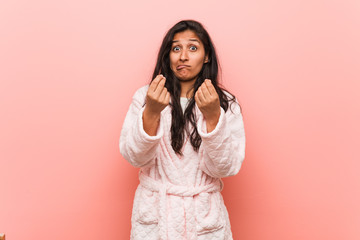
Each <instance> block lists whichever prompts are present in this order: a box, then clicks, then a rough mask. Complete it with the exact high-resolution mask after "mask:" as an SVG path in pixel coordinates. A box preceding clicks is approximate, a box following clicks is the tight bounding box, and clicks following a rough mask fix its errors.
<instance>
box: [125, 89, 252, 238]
mask: <svg viewBox="0 0 360 240" xmlns="http://www.w3.org/2000/svg"><path fill="white" fill-rule="evenodd" d="M148 87H149V86H148V85H146V86H144V87H142V88H140V89H138V90H137V91H136V92H135V94H134V96H133V98H132V102H131V105H130V108H129V110H128V112H127V115H126V117H125V121H124V124H123V127H122V130H121V134H120V143H119V146H120V152H121V154H122V155H123V157H124V158H125V159H126V160H127V161H128V162H129V163H130V164H131V165H133V166H135V167H138V168H140V170H139V180H140V184H139V186H138V187H137V189H136V192H135V198H134V203H133V209H132V217H131V237H130V239H132V240H157V239H161V240H165V239H166V240H183V239H187V240H205V239H206V240H212V239H213V240H215V239H216V240H220V239H224V240H231V239H232V233H231V227H230V221H229V216H228V211H227V209H226V207H225V205H224V200H223V198H222V195H221V190H222V188H223V182H222V181H221V178H224V177H229V176H233V175H235V174H237V173H238V172H239V170H240V167H241V165H242V162H243V160H244V158H245V132H244V124H243V118H242V114H241V111H240V107H239V105H238V104H237V103H232V104H231V105H230V107H229V109H228V110H227V111H226V112H225V111H224V110H223V109H222V108H221V113H220V118H219V121H218V123H217V126H216V128H215V129H214V130H213V131H212V132H210V133H207V131H206V120H205V119H204V118H203V115H202V113H201V112H200V110H199V108H198V107H197V106H195V111H196V116H197V117H196V118H197V130H198V133H199V135H200V136H201V139H202V143H201V146H200V149H199V151H198V152H196V151H194V150H193V148H192V146H191V143H190V141H189V139H188V138H187V137H185V142H184V145H183V149H182V152H183V155H182V156H180V155H179V154H176V153H175V151H174V150H173V149H172V147H171V133H170V127H171V106H167V107H166V108H165V109H164V110H163V111H162V112H161V117H160V124H159V128H158V130H157V134H156V135H155V136H149V135H148V134H147V133H146V132H145V131H144V128H143V121H142V115H143V111H144V108H145V105H144V103H145V97H146V93H147V90H148Z"/></svg>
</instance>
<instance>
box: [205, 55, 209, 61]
mask: <svg viewBox="0 0 360 240" xmlns="http://www.w3.org/2000/svg"><path fill="white" fill-rule="evenodd" d="M208 62H210V61H209V55H206V56H205V59H204V63H208Z"/></svg>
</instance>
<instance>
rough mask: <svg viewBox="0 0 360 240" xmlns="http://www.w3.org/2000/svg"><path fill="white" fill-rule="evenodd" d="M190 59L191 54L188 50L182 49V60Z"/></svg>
mask: <svg viewBox="0 0 360 240" xmlns="http://www.w3.org/2000/svg"><path fill="white" fill-rule="evenodd" d="M187 60H189V55H188V52H187V51H186V50H182V51H181V54H180V61H183V62H184V61H187Z"/></svg>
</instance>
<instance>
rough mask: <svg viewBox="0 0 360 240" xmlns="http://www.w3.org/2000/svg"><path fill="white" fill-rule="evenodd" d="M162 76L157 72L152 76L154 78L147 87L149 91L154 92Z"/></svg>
mask: <svg viewBox="0 0 360 240" xmlns="http://www.w3.org/2000/svg"><path fill="white" fill-rule="evenodd" d="M162 77H163V75H161V74H159V75H157V76H156V77H155V78H154V80H153V81H152V82H151V84H150V87H149V89H150V90H151V91H153V92H155V90H156V88H157V86H158V84H159V82H160V80H161V78H162Z"/></svg>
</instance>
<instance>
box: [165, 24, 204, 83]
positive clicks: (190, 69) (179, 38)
mask: <svg viewBox="0 0 360 240" xmlns="http://www.w3.org/2000/svg"><path fill="white" fill-rule="evenodd" d="M207 61H208V59H207V56H205V49H204V45H203V43H202V42H201V41H200V39H199V37H198V36H197V35H196V34H195V32H193V31H191V30H185V31H183V32H179V33H176V34H175V35H174V38H173V42H172V46H171V50H170V68H171V70H172V71H173V72H174V74H175V76H176V77H177V78H178V79H179V80H180V81H186V82H189V81H190V82H191V81H193V82H195V81H196V77H197V75H198V74H199V72H200V71H201V69H202V66H203V64H204V63H206V62H207Z"/></svg>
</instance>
